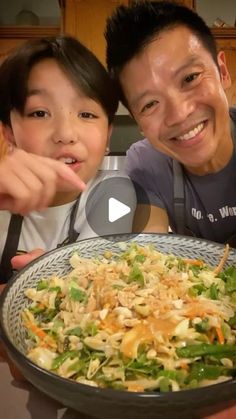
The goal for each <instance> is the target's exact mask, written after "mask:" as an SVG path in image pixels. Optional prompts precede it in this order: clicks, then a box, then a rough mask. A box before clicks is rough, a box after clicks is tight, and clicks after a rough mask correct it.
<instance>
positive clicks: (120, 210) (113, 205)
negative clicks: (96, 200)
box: [108, 198, 131, 223]
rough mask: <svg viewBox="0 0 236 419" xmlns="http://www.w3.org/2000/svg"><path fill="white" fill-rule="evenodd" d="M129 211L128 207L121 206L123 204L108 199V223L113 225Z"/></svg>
mask: <svg viewBox="0 0 236 419" xmlns="http://www.w3.org/2000/svg"><path fill="white" fill-rule="evenodd" d="M130 211H131V209H130V207H128V205H125V204H123V202H121V201H118V199H115V198H109V200H108V220H109V221H110V223H114V222H115V221H116V220H119V218H122V217H124V216H125V215H127V214H129V213H130Z"/></svg>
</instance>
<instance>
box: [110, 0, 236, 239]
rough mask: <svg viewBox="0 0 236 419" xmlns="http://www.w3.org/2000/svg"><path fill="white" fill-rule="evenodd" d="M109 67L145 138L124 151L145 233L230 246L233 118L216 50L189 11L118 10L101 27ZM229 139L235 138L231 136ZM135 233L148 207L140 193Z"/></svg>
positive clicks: (235, 168)
mask: <svg viewBox="0 0 236 419" xmlns="http://www.w3.org/2000/svg"><path fill="white" fill-rule="evenodd" d="M106 39H107V64H108V68H109V71H110V73H111V74H112V76H113V78H114V80H115V82H116V84H117V86H118V89H119V91H120V98H121V100H122V101H123V103H124V104H125V105H126V106H127V108H128V109H129V111H130V113H131V114H132V116H133V117H134V118H135V120H136V122H137V123H138V125H139V127H140V130H141V131H142V132H143V133H144V136H145V137H146V138H147V139H145V140H142V141H139V142H137V143H135V144H133V145H132V146H131V148H130V149H129V151H128V153H127V156H128V157H127V160H128V166H127V169H128V173H129V175H130V176H131V178H132V179H133V180H134V181H135V182H136V183H138V184H140V185H141V186H142V188H143V189H144V190H146V192H147V193H148V197H149V201H150V204H151V213H150V218H149V222H148V224H147V225H146V228H145V231H152V232H167V231H168V228H169V226H170V227H171V229H172V230H173V232H177V233H180V234H189V235H194V236H197V237H202V238H205V239H209V240H214V241H217V242H221V243H224V242H228V243H230V244H231V245H235V244H236V240H235V237H234V235H235V234H236V194H235V182H236V155H235V152H234V143H236V129H235V126H236V110H234V109H231V110H230V111H229V106H228V102H227V99H226V95H225V89H227V88H228V87H229V86H230V84H231V80H230V75H229V73H228V70H227V66H226V62H225V55H224V52H222V51H221V52H219V53H217V50H216V45H215V41H214V38H213V36H212V34H211V32H210V30H209V28H208V27H207V25H206V24H205V23H204V21H203V20H202V19H201V18H200V17H199V16H198V15H197V14H196V13H195V12H193V11H192V10H190V9H188V8H186V7H183V6H180V5H177V4H174V3H170V2H137V3H134V4H132V5H131V6H130V7H125V6H120V7H118V8H117V10H116V12H115V13H114V14H113V16H112V17H111V18H110V19H109V21H108V24H107V28H106ZM234 130H235V132H234V133H233V131H234ZM138 201H139V205H138V208H137V211H136V217H135V223H134V228H138V225H139V222H140V220H141V219H142V217H143V213H144V212H145V207H146V205H147V202H146V201H145V199H144V198H143V197H142V196H141V195H139V196H138Z"/></svg>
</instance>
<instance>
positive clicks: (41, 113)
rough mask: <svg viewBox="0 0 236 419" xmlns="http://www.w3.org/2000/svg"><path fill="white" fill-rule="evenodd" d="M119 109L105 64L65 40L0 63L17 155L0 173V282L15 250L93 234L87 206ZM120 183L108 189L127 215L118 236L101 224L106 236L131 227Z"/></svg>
mask: <svg viewBox="0 0 236 419" xmlns="http://www.w3.org/2000/svg"><path fill="white" fill-rule="evenodd" d="M117 105H118V101H117V97H116V95H115V92H114V89H113V86H112V82H111V81H110V79H109V77H108V75H107V72H106V70H105V69H104V67H103V66H102V65H101V64H100V62H99V61H98V60H97V58H96V57H95V56H94V55H93V54H92V53H91V52H90V51H89V50H88V49H87V48H86V47H84V46H83V45H81V43H80V42H79V41H77V40H76V39H73V38H71V37H67V36H60V37H58V38H44V39H40V40H34V41H29V42H27V43H26V44H24V45H23V46H20V47H19V48H18V49H16V50H15V51H14V52H13V53H12V54H11V55H10V56H9V57H8V58H7V59H6V60H5V61H4V62H3V64H2V65H1V67H0V120H1V122H2V124H3V132H4V135H5V138H6V140H7V141H8V143H9V147H10V148H11V149H12V148H13V149H19V150H17V151H13V153H12V155H10V156H7V157H6V159H3V161H2V162H1V163H0V175H1V174H2V173H6V176H4V178H3V177H1V181H0V194H2V195H0V197H2V198H4V199H3V200H2V207H0V208H2V209H5V210H3V211H1V212H0V232H1V234H0V259H1V274H0V282H6V281H7V280H8V278H10V276H11V274H12V272H11V258H12V257H13V256H14V255H15V254H16V253H17V251H18V252H20V253H22V252H23V253H28V252H31V251H32V249H35V248H41V249H43V250H46V251H48V250H51V249H53V248H55V247H57V246H60V245H63V244H66V243H70V242H73V241H75V240H76V239H78V238H79V239H83V238H85V237H91V236H94V235H96V234H95V232H94V231H92V229H91V228H90V226H89V224H88V222H87V219H86V216H87V215H86V214H85V204H86V200H87V197H88V193H89V192H90V190H91V189H92V188H93V187H94V186H95V185H98V184H99V188H98V189H97V191H98V193H97V194H96V197H95V198H93V206H92V208H91V212H92V217H96V208H97V206H99V201H100V202H101V199H102V198H103V196H104V193H105V192H104V191H103V189H106V188H107V184H106V183H105V186H104V187H103V186H102V182H101V181H103V180H104V178H105V176H104V174H103V173H101V172H100V173H99V175H97V171H98V169H99V167H100V165H101V163H102V160H103V156H104V154H105V153H106V149H107V147H108V145H109V138H110V135H111V131H112V125H111V124H112V121H113V117H114V114H115V112H116V110H117ZM1 168H2V169H1ZM75 175H76V176H75ZM122 176H123V177H124V176H125V175H122ZM3 179H4V180H5V182H4V180H3ZM120 179H121V178H120V177H119V178H117V182H115V183H113V187H114V185H115V188H117V189H118V190H122V191H123V189H124V191H123V192H124V194H125V197H126V198H127V199H128V200H129V204H128V205H129V206H130V207H131V209H132V210H131V212H130V214H129V215H128V216H126V217H123V219H124V223H123V224H122V223H121V224H122V225H121V227H120V229H119V231H114V230H115V229H116V227H115V223H114V224H112V223H106V225H104V234H114V233H126V232H130V231H131V229H132V214H133V210H134V207H135V204H136V201H135V199H136V197H135V192H134V189H133V187H132V184H131V182H129V181H128V179H126V180H127V182H125V183H124V182H120ZM124 179H125V178H124ZM121 180H122V179H121ZM84 184H86V185H87V186H86V189H85V191H83V189H84ZM20 191H23V192H20ZM81 191H83V192H82V193H81ZM4 192H5V195H4ZM106 192H107V191H106ZM123 192H122V193H123ZM113 193H115V191H113ZM9 199H10V201H9ZM127 199H126V202H127ZM47 205H49V208H46V209H45V206H47ZM90 207H91V205H90ZM6 208H8V209H9V208H10V210H11V211H12V212H17V213H18V214H17V215H13V214H12V213H11V212H10V211H8V210H6ZM35 209H37V211H35ZM29 210H31V212H30V213H29V214H28V215H26V216H24V217H22V216H19V213H21V214H23V215H25V213H26V212H27V211H29ZM32 210H33V211H32ZM39 210H40V211H39Z"/></svg>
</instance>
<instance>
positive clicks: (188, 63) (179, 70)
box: [174, 55, 199, 77]
mask: <svg viewBox="0 0 236 419" xmlns="http://www.w3.org/2000/svg"><path fill="white" fill-rule="evenodd" d="M197 62H199V57H198V56H196V55H193V56H192V57H191V58H189V59H188V61H186V62H185V63H184V64H183V65H181V66H180V67H179V68H177V70H175V72H174V77H176V76H178V75H179V73H182V72H183V71H184V70H186V69H187V68H188V67H190V66H191V65H193V64H196V63H197Z"/></svg>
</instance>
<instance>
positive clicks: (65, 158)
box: [59, 157, 77, 164]
mask: <svg viewBox="0 0 236 419" xmlns="http://www.w3.org/2000/svg"><path fill="white" fill-rule="evenodd" d="M59 160H60V161H62V162H63V163H66V164H72V163H76V161H77V160H75V159H72V157H61V158H60V159H59Z"/></svg>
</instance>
